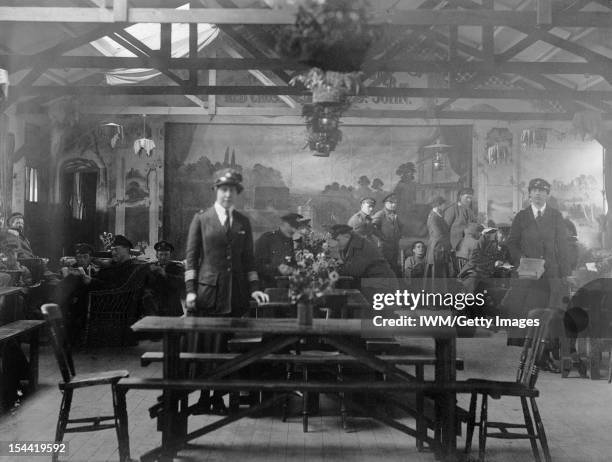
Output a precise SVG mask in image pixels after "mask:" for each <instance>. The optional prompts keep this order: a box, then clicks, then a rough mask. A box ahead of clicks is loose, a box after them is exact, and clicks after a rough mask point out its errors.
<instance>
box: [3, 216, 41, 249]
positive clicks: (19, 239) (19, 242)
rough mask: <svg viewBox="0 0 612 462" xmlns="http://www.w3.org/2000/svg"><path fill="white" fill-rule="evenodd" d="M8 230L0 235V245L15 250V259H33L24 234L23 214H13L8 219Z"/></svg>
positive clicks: (30, 247)
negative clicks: (0, 238)
mask: <svg viewBox="0 0 612 462" xmlns="http://www.w3.org/2000/svg"><path fill="white" fill-rule="evenodd" d="M7 224H8V229H7V230H6V231H5V232H3V233H2V241H3V242H2V243H0V244H2V245H3V246H5V245H10V246H12V247H15V248H16V250H15V251H16V252H17V258H34V252H33V251H32V246H31V245H30V241H29V240H28V238H27V237H25V234H24V232H23V231H24V228H25V220H24V218H23V214H22V213H19V212H16V213H13V214H12V215H11V216H10V217H9V219H8V223H7Z"/></svg>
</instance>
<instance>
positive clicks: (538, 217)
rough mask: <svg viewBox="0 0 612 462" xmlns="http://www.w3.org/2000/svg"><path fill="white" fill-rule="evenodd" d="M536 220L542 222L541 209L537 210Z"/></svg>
mask: <svg viewBox="0 0 612 462" xmlns="http://www.w3.org/2000/svg"><path fill="white" fill-rule="evenodd" d="M536 222H537V223H538V224H540V223H541V222H542V211H541V210H538V216H537V217H536Z"/></svg>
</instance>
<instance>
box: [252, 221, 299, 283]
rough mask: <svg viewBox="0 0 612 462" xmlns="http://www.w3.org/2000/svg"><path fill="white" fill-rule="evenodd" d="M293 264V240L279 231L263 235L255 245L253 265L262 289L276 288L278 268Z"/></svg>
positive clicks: (278, 274)
mask: <svg viewBox="0 0 612 462" xmlns="http://www.w3.org/2000/svg"><path fill="white" fill-rule="evenodd" d="M282 263H285V264H292V263H295V251H294V244H293V239H292V238H290V237H287V236H285V235H284V234H283V233H281V231H280V230H276V231H268V232H266V233H263V234H262V235H261V236H260V237H259V239H257V242H256V243H255V264H256V267H257V273H258V275H259V277H260V278H261V283H262V285H263V287H276V280H275V279H274V278H275V277H276V276H280V272H279V271H278V266H279V265H280V264H282Z"/></svg>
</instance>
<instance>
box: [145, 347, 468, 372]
mask: <svg viewBox="0 0 612 462" xmlns="http://www.w3.org/2000/svg"><path fill="white" fill-rule="evenodd" d="M238 356H240V355H239V354H238V353H181V354H180V359H181V361H195V362H212V363H215V362H217V363H218V362H225V361H230V360H232V359H235V358H237V357H238ZM377 358H378V359H380V360H381V361H384V362H386V363H388V364H398V365H411V366H433V365H435V364H436V359H435V358H434V357H433V356H420V355H379V356H377ZM163 360H164V353H163V352H161V351H159V352H158V351H149V352H146V353H144V354H143V355H142V356H141V357H140V365H141V366H143V367H146V366H148V365H149V364H151V363H155V362H162V361H163ZM258 362H264V363H292V364H306V365H312V364H323V365H325V364H342V365H345V364H358V363H359V361H358V360H357V359H356V358H354V357H352V356H349V355H345V354H329V355H310V354H308V353H307V352H306V353H304V354H300V355H294V354H269V355H267V356H264V357H263V358H261V359H259V360H258ZM463 366H464V364H463V359H460V358H458V359H457V369H458V370H463Z"/></svg>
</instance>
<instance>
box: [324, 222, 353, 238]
mask: <svg viewBox="0 0 612 462" xmlns="http://www.w3.org/2000/svg"><path fill="white" fill-rule="evenodd" d="M352 232H353V227H352V226H349V225H342V224H340V225H333V226H332V227H331V228H330V230H329V233H330V234H331V238H332V239H336V238H337V237H338V235H339V234H351V233H352Z"/></svg>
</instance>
